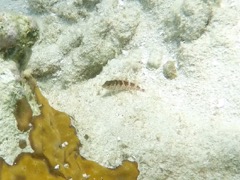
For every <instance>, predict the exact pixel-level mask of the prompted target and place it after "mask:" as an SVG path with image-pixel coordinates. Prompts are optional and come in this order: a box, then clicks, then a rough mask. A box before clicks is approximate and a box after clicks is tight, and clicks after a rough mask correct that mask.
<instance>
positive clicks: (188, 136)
mask: <svg viewBox="0 0 240 180" xmlns="http://www.w3.org/2000/svg"><path fill="white" fill-rule="evenodd" d="M39 2H40V1H39ZM51 2H52V1H51ZM62 2H64V1H62ZM69 2H72V1H69ZM113 2H115V3H118V5H119V6H121V7H120V9H119V10H116V13H115V15H114V17H113V18H111V16H108V20H109V21H110V24H111V21H115V20H116V21H118V23H120V24H118V23H115V24H114V22H112V23H113V26H114V28H116V29H117V28H118V27H121V25H122V24H124V20H126V21H129V24H133V25H134V21H135V20H134V19H133V20H132V19H130V20H129V18H128V15H131V16H135V15H136V16H137V17H138V20H136V21H138V25H136V27H137V28H136V29H135V30H134V31H135V32H134V33H135V34H134V36H132V37H131V38H130V39H129V41H128V42H127V45H126V44H125V45H124V46H121V47H120V50H119V52H118V53H116V55H115V56H114V57H112V56H110V55H109V52H108V50H106V54H107V55H106V56H107V58H106V59H107V64H106V65H104V67H103V69H102V71H101V72H99V73H98V74H97V75H96V76H95V77H93V78H85V79H81V78H80V77H78V76H77V75H78V73H79V71H80V70H78V69H77V68H81V67H82V66H81V63H79V64H78V62H77V63H76V59H79V61H80V59H81V58H78V57H77V58H75V57H76V56H77V55H78V54H77V53H75V51H84V50H85V49H88V47H86V48H85V49H84V45H79V47H80V49H78V48H79V47H72V46H71V43H69V42H68V40H69V39H74V38H75V37H74V36H78V35H77V33H78V31H77V30H76V28H77V27H78V23H79V27H81V28H82V27H83V26H84V23H82V24H81V22H78V20H77V24H75V25H74V23H73V24H71V25H69V24H66V20H59V19H55V18H56V16H58V15H56V14H54V13H55V12H50V11H51V9H50V10H48V11H47V12H45V13H44V14H36V13H34V12H32V11H31V12H30V11H29V7H28V2H27V1H20V0H16V1H10V0H8V1H5V0H0V11H5V10H12V11H14V12H23V13H24V14H30V15H31V14H34V17H35V18H36V21H38V22H39V24H40V30H43V29H44V28H46V27H49V29H50V30H49V31H47V30H46V29H47V28H46V29H45V30H44V31H41V37H40V39H41V41H39V42H37V43H36V44H35V46H34V47H33V53H32V56H31V58H30V61H29V65H28V67H27V68H29V69H33V70H36V69H37V70H38V71H37V72H39V74H38V78H37V81H38V84H39V86H40V88H41V90H42V92H43V94H44V95H45V96H46V97H47V98H48V100H49V102H50V104H51V105H52V106H53V107H54V108H56V109H58V110H60V111H63V112H66V113H67V114H69V115H71V116H72V117H73V119H74V121H73V124H74V126H75V128H76V129H77V132H78V136H79V139H80V141H81V143H82V145H83V146H82V148H81V150H80V152H81V155H83V156H84V157H86V158H87V159H91V160H94V161H97V162H99V163H100V164H102V165H105V166H108V167H115V166H117V165H119V164H121V161H122V160H124V159H129V160H133V161H137V162H138V165H139V170H140V176H139V178H138V179H139V180H162V179H228V180H237V179H240V83H239V79H240V71H239V69H240V1H239V0H222V1H209V2H210V5H208V6H206V7H205V5H202V4H204V3H206V2H207V1H201V0H198V1H192V4H191V1H186V3H189V4H190V5H189V7H190V8H193V7H194V6H193V4H194V2H195V3H196V11H195V9H194V10H193V12H191V10H190V11H189V12H190V14H188V15H186V17H185V16H184V18H186V19H183V20H182V23H185V22H187V21H188V20H187V18H188V17H192V16H191V15H192V14H191V13H193V14H194V13H196V14H197V13H199V14H197V15H196V14H194V15H196V16H195V17H193V21H192V22H191V23H189V22H188V23H186V24H185V25H186V27H184V28H183V29H181V30H179V32H178V30H176V29H174V28H177V27H175V26H172V27H171V28H168V27H164V26H165V25H164V23H163V24H161V23H162V22H164V18H167V17H166V15H167V14H168V11H169V12H172V11H170V9H173V11H174V9H178V8H179V7H178V6H179V4H181V3H183V1H180V0H178V1H154V0H153V1H147V0H146V1H144V0H143V1H139V2H138V1H131V2H130V1H129V2H128V1H101V2H100V4H101V5H100V6H99V7H98V10H99V11H103V12H104V13H108V11H107V10H106V9H108V8H109V7H108V6H111V5H112V4H114V3H113ZM104 3H105V5H104ZM131 3H133V4H131ZM134 3H136V4H134ZM175 3H176V4H177V5H175ZM201 3H202V4H201ZM212 4H213V5H212ZM134 5H136V6H134ZM197 5H199V6H197ZM105 6H106V7H105ZM125 6H126V7H125ZM131 6H132V7H133V8H131ZM174 6H176V7H174ZM200 6H203V9H204V8H209V9H211V10H208V11H211V12H210V14H211V15H210V20H209V22H208V23H207V25H206V24H205V25H206V27H205V26H204V28H203V31H204V32H202V33H200V35H198V34H197V33H199V32H196V37H195V36H194V37H191V32H193V33H194V31H195V27H197V28H198V26H200V25H199V24H201V18H202V20H203V21H204V17H203V16H204V15H206V14H207V15H208V11H205V10H203V9H201V8H200ZM121 8H123V9H124V10H122V9H121ZM128 9H129V11H131V13H129V12H128ZM186 9H187V8H186ZM186 9H185V10H186ZM198 9H199V10H198ZM188 10H189V9H188ZM121 12H123V13H125V15H126V16H123V15H122V14H121ZM174 12H175V13H176V14H178V13H179V15H176V17H182V14H181V11H178V10H175V11H174ZM91 13H92V14H91ZM104 13H103V14H104ZM128 13H129V14H128ZM184 13H186V14H187V12H186V11H184ZM89 14H91V17H92V18H95V17H94V16H98V14H97V13H96V12H95V14H94V10H92V11H91V12H89ZM110 15H111V12H110ZM118 15H119V17H118ZM198 15H199V16H198ZM207 15H206V16H207ZM103 16H104V15H103ZM106 16H107V15H106ZM48 17H49V18H48ZM194 18H196V19H194ZM52 19H53V20H52ZM119 19H120V20H119ZM176 19H177V18H176ZM50 21H52V22H50ZM79 21H80V20H79ZM82 21H83V22H84V19H83V20H82ZM198 21H199V22H198ZM49 22H50V23H49ZM90 22H91V21H90ZM90 22H89V23H86V24H87V25H86V26H87V27H88V28H90V29H88V30H89V31H91V28H95V26H97V25H98V24H97V23H98V22H100V21H98V19H96V24H92V25H91V24H90ZM92 22H94V20H93V21H92ZM194 23H196V24H194ZM166 26H167V25H166ZM126 27H127V26H126ZM130 27H131V26H130ZM124 28H125V27H123V28H122V29H124ZM185 28H186V29H185ZM199 28H200V29H201V27H199ZM53 29H55V31H54V30H53ZM86 29H87V28H86ZM96 29H98V28H96ZM100 29H101V27H100ZM122 29H121V28H120V30H119V31H121V30H122ZM52 30H53V31H52ZM188 30H189V31H190V33H189V32H188ZM68 31H71V32H73V33H68ZM80 31H81V29H80ZM96 31H97V30H96ZM129 31H130V32H131V30H129ZM172 31H176V32H174V33H175V34H174V33H173V32H172ZM116 32H117V30H116ZM127 32H128V31H127ZM54 33H55V34H54ZM61 33H62V34H63V35H62V36H61ZM84 33H85V34H84ZM86 33H87V32H83V35H84V37H88V36H89V42H90V43H89V46H91V41H93V42H94V37H95V36H94V35H92V34H94V33H92V34H91V33H90V34H86ZM109 33H111V31H110V32H109ZM168 33H169V34H170V35H168ZM188 33H189V34H190V35H188ZM115 34H116V33H115ZM115 34H114V33H112V34H111V35H112V37H114V35H115ZM119 34H121V33H119ZM119 34H118V35H119ZM179 34H180V35H179ZM71 35H72V36H71ZM165 35H166V36H167V37H169V38H170V39H171V38H172V39H171V40H169V41H166V40H165V37H164V36H165ZM126 36H127V35H126ZM179 36H181V38H180V39H179V40H176V42H174V40H175V39H177V38H179ZM76 38H77V37H76ZM188 38H189V39H188ZM59 39H60V40H59ZM109 39H111V37H110V38H109ZM183 39H184V40H183ZM87 42H88V41H87V40H86V41H85V44H87ZM101 42H102V43H104V42H106V43H109V42H108V41H101ZM69 44H70V45H69ZM81 46H83V47H82V48H81ZM110 46H111V44H110V45H109V46H105V45H100V46H98V48H100V49H101V48H102V47H103V48H105V49H108V47H110ZM116 48H118V47H116ZM63 50H65V51H66V52H65V53H62V51H63ZM90 50H91V48H90ZM99 51H100V54H101V53H102V54H103V55H102V54H101V56H100V58H104V57H105V56H104V52H102V51H101V50H99ZM69 54H70V55H69ZM93 54H94V53H93ZM79 57H82V56H81V55H79ZM86 57H89V56H86ZM108 57H110V58H108ZM72 59H74V61H73V62H74V63H75V64H74V63H72V61H71V60H72ZM83 59H84V58H83ZM169 60H171V61H174V62H175V64H176V67H177V77H176V78H175V79H173V80H170V79H167V78H165V77H164V75H163V64H164V63H165V62H167V61H169ZM72 64H74V65H72ZM76 64H77V65H76ZM83 64H84V63H83ZM53 65H56V66H57V70H54V72H51V73H48V71H47V70H46V71H44V72H43V71H41V68H43V69H44V68H45V69H48V68H49V69H51V68H52V67H53ZM8 67H10V66H6V67H4V66H1V68H6V71H7V68H8ZM87 67H88V66H87ZM39 69H40V70H39ZM1 71H5V69H1ZM50 71H51V70H50ZM112 79H130V80H131V81H134V82H136V83H137V84H139V86H140V87H142V88H143V89H144V90H145V91H144V92H141V91H134V90H133V91H123V92H117V93H112V92H110V93H109V92H108V91H107V90H105V89H103V88H102V84H103V83H104V82H105V81H107V80H112ZM2 82H5V81H4V77H3V76H2V77H1V82H0V83H2ZM1 94H6V96H10V95H11V94H8V93H6V88H5V89H3V88H1ZM0 98H1V97H0ZM4 113H6V114H9V110H3V109H2V110H1V114H0V116H1V118H0V120H1V123H2V124H4V123H3V122H4V121H6V120H8V121H10V120H11V121H14V118H13V116H11V115H6V114H4ZM7 116H8V117H9V118H8V119H4V117H7ZM0 128H1V129H2V130H0V133H2V135H1V134H0V137H8V138H1V141H2V142H0V156H1V157H3V158H4V159H5V160H6V161H7V162H8V163H11V162H13V160H14V158H15V157H16V156H17V154H19V153H20V152H21V151H22V150H20V149H19V148H18V145H17V144H18V139H19V138H26V139H27V134H26V133H24V134H22V133H19V132H18V131H17V129H16V128H15V129H14V128H13V126H10V125H9V126H5V127H2V126H1V127H0ZM8 133H9V134H8ZM86 135H88V137H89V138H88V139H85V138H84V137H86ZM24 151H31V149H30V148H29V147H28V148H26V149H25V150H24Z"/></svg>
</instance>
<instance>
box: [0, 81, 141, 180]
mask: <svg viewBox="0 0 240 180" xmlns="http://www.w3.org/2000/svg"><path fill="white" fill-rule="evenodd" d="M27 79H28V82H29V85H30V87H31V89H32V91H33V93H34V94H35V98H36V101H37V103H38V104H39V105H41V114H40V115H39V116H33V117H32V118H31V121H30V122H31V124H32V128H31V130H30V137H29V139H30V143H31V147H32V148H33V150H34V153H22V154H20V155H19V156H18V157H17V158H16V160H15V162H14V164H13V165H12V166H10V165H8V164H7V163H5V161H4V160H3V159H2V158H1V159H0V179H3V180H8V179H26V180H30V179H36V180H38V179H46V180H57V179H59V180H62V179H72V180H81V179H89V180H97V179H99V180H100V179H101V180H102V179H103V180H115V179H116V180H118V179H119V180H120V179H124V180H134V179H137V176H138V174H139V171H138V168H137V163H135V162H129V161H124V162H123V164H122V165H121V166H119V167H117V168H116V169H108V168H105V167H102V166H101V165H99V164H97V163H96V162H93V161H89V160H86V159H84V158H83V157H82V156H81V155H80V154H79V147H80V145H81V144H80V141H79V140H78V138H77V135H76V131H75V128H74V127H73V126H72V125H71V120H70V118H69V116H68V115H67V114H65V113H63V112H59V111H57V110H55V109H53V108H52V107H51V106H50V105H49V103H48V101H47V99H46V98H45V97H44V96H43V95H42V94H41V92H40V90H39V88H38V87H37V85H36V82H35V81H34V79H33V78H27ZM16 109H17V110H16V111H15V117H16V119H17V122H18V127H19V129H20V130H26V127H28V126H27V125H26V124H28V123H26V122H28V120H29V118H30V117H31V116H30V112H31V111H30V109H29V105H28V101H27V100H26V99H23V100H20V101H19V102H18V103H17V107H16ZM24 111H26V112H27V113H24Z"/></svg>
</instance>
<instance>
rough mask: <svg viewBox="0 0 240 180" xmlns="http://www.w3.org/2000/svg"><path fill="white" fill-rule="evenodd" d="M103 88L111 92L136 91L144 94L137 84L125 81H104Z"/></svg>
mask: <svg viewBox="0 0 240 180" xmlns="http://www.w3.org/2000/svg"><path fill="white" fill-rule="evenodd" d="M102 87H103V88H105V89H108V90H111V91H131V90H138V91H142V92H144V89H142V88H140V87H139V86H138V85H137V84H135V83H132V82H129V81H125V80H111V81H106V82H105V83H104V84H103V85H102Z"/></svg>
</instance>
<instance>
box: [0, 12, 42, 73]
mask: <svg viewBox="0 0 240 180" xmlns="http://www.w3.org/2000/svg"><path fill="white" fill-rule="evenodd" d="M38 37H39V30H38V26H37V23H36V22H35V21H34V20H33V19H32V18H31V17H28V16H24V15H20V14H14V13H7V12H1V13H0V55H1V56H3V58H4V59H12V60H14V61H16V62H17V63H18V64H19V65H20V67H21V68H22V69H24V67H25V66H26V64H27V62H28V60H29V58H30V55H31V52H32V51H31V47H32V46H33V44H34V43H35V42H36V40H37V39H38Z"/></svg>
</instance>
